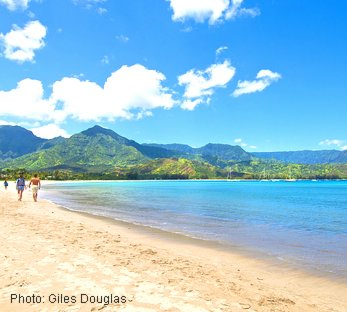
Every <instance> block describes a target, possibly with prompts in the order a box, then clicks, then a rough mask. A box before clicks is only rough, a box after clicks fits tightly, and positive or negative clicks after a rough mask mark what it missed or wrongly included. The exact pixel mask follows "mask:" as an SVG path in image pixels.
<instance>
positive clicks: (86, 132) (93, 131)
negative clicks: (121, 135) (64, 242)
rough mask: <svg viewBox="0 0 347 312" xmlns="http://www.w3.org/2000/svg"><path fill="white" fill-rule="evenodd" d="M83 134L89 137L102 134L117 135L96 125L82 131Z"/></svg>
mask: <svg viewBox="0 0 347 312" xmlns="http://www.w3.org/2000/svg"><path fill="white" fill-rule="evenodd" d="M81 133H82V134H84V135H87V136H94V135H97V134H100V133H101V134H107V135H110V134H112V133H115V132H114V131H112V130H110V129H106V128H103V127H101V126H99V125H95V126H93V127H91V128H89V129H87V130H84V131H82V132H81Z"/></svg>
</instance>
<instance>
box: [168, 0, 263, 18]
mask: <svg viewBox="0 0 347 312" xmlns="http://www.w3.org/2000/svg"><path fill="white" fill-rule="evenodd" d="M167 1H169V2H170V6H171V8H172V10H173V16H172V20H173V21H180V22H183V21H185V20H187V19H193V20H195V21H196V22H198V23H202V22H204V21H205V20H208V22H209V24H215V23H216V22H219V21H223V20H230V19H233V18H235V17H237V16H241V15H250V16H256V15H259V10H257V9H245V8H242V7H241V5H242V3H243V0H167Z"/></svg>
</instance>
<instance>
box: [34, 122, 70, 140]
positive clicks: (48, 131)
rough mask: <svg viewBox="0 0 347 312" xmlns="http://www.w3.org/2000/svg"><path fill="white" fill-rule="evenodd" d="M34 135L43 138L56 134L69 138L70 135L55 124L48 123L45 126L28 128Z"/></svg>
mask: <svg viewBox="0 0 347 312" xmlns="http://www.w3.org/2000/svg"><path fill="white" fill-rule="evenodd" d="M30 130H31V131H32V132H33V133H34V134H35V135H36V136H38V137H40V138H44V139H53V138H56V137H58V136H62V137H64V138H69V137H70V135H69V134H68V133H67V132H66V131H65V130H64V129H62V128H60V127H59V126H58V125H56V124H53V123H52V124H48V125H45V126H41V127H37V128H32V129H30Z"/></svg>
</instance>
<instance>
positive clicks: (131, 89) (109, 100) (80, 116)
mask: <svg viewBox="0 0 347 312" xmlns="http://www.w3.org/2000/svg"><path fill="white" fill-rule="evenodd" d="M164 80H165V76H164V75H163V74H162V73H160V72H158V71H155V70H150V69H147V68H145V67H144V66H142V65H139V64H136V65H133V66H122V67H121V68H120V69H118V70H117V71H115V72H113V73H112V74H111V75H110V77H108V79H107V80H106V82H105V84H104V85H103V86H100V85H98V84H97V83H95V82H93V81H88V80H81V78H75V77H64V78H62V79H61V80H59V81H56V82H54V83H53V84H52V86H51V87H52V92H51V94H50V96H48V97H46V98H44V90H43V86H42V83H41V82H40V81H38V80H33V79H24V80H22V81H20V82H19V83H18V85H17V87H16V88H14V89H12V90H9V91H1V90H0V116H8V117H20V118H22V119H32V120H47V121H55V123H59V122H62V121H64V120H65V119H66V118H72V119H76V120H81V121H100V120H102V119H104V120H114V119H115V118H126V119H131V118H134V119H139V118H142V117H146V116H150V115H151V111H152V110H153V109H156V108H164V109H170V108H172V107H173V106H174V105H176V103H177V102H176V101H175V100H174V99H173V95H172V93H171V92H170V90H169V89H167V88H165V87H164V86H163V85H162V82H163V81H164Z"/></svg>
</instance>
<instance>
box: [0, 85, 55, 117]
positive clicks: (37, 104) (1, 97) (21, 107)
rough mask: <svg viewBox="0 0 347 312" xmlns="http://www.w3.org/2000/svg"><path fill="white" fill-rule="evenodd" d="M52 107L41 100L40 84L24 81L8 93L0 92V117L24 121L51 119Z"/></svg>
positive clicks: (41, 90) (41, 89) (41, 88)
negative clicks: (11, 117)
mask: <svg viewBox="0 0 347 312" xmlns="http://www.w3.org/2000/svg"><path fill="white" fill-rule="evenodd" d="M53 110H54V106H53V105H52V104H50V103H49V102H48V101H47V100H44V99H43V87H42V83H41V82H40V81H38V80H33V79H24V80H22V81H20V82H19V83H18V84H17V87H16V88H15V89H12V90H10V91H1V90H0V116H13V117H20V118H24V119H34V120H43V119H51V118H52V112H53Z"/></svg>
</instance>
